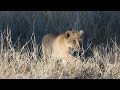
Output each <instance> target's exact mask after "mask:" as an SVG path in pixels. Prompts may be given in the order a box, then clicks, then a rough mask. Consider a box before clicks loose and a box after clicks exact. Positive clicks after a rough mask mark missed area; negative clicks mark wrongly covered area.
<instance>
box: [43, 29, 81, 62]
mask: <svg viewBox="0 0 120 90" xmlns="http://www.w3.org/2000/svg"><path fill="white" fill-rule="evenodd" d="M82 33H83V31H82V30H81V31H80V32H78V31H66V32H65V33H63V34H60V35H54V34H46V35H45V36H44V37H43V39H42V49H43V55H44V56H45V59H48V58H57V59H62V60H70V59H75V57H73V56H72V55H70V54H69V51H70V50H69V48H70V47H71V48H75V49H76V48H77V49H79V48H80V45H79V40H81V35H82ZM73 41H74V42H73Z"/></svg>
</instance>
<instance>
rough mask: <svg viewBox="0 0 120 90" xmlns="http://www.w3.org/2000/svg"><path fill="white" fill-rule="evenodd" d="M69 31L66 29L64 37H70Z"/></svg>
mask: <svg viewBox="0 0 120 90" xmlns="http://www.w3.org/2000/svg"><path fill="white" fill-rule="evenodd" d="M70 34H71V31H66V32H65V38H66V39H68V38H69V37H70Z"/></svg>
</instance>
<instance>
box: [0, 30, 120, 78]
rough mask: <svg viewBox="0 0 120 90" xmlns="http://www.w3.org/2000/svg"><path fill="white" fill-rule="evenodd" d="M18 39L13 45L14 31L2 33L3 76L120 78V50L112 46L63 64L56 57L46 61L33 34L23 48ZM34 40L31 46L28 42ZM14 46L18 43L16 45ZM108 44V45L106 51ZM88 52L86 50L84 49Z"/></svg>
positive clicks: (0, 59)
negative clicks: (12, 33) (90, 55)
mask: <svg viewBox="0 0 120 90" xmlns="http://www.w3.org/2000/svg"><path fill="white" fill-rule="evenodd" d="M18 42H19V41H16V43H15V44H14V45H13V44H12V41H11V31H10V30H8V28H7V30H5V31H4V32H1V35H0V78H1V79H2V78H4V79H22V78H25V79H116V78H117V79H118V78H120V69H119V68H120V51H119V47H118V46H117V44H116V43H115V42H114V41H113V43H114V44H115V45H114V46H113V47H111V48H108V47H107V46H106V47H102V46H99V47H95V48H94V49H93V57H89V58H87V59H85V58H84V57H83V58H82V60H81V59H80V60H77V61H75V60H71V61H70V62H69V63H68V64H66V65H63V64H62V62H61V61H60V62H58V61H57V60H49V61H48V62H47V63H46V62H44V60H42V59H41V58H40V56H39V55H38V54H39V53H40V52H39V49H38V45H36V43H35V39H34V34H33V35H32V36H31V39H30V40H29V41H27V42H26V44H25V45H23V46H22V48H18V47H19V44H18ZM30 42H32V45H31V50H30V49H29V48H28V43H30ZM15 47H17V48H16V49H15ZM106 48H107V49H109V50H108V51H109V52H107V51H106ZM85 52H86V51H85Z"/></svg>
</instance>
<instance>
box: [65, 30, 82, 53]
mask: <svg viewBox="0 0 120 90" xmlns="http://www.w3.org/2000/svg"><path fill="white" fill-rule="evenodd" d="M82 34H83V30H81V31H66V32H65V38H66V39H67V45H68V48H71V49H72V50H74V51H80V42H81V39H82Z"/></svg>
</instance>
